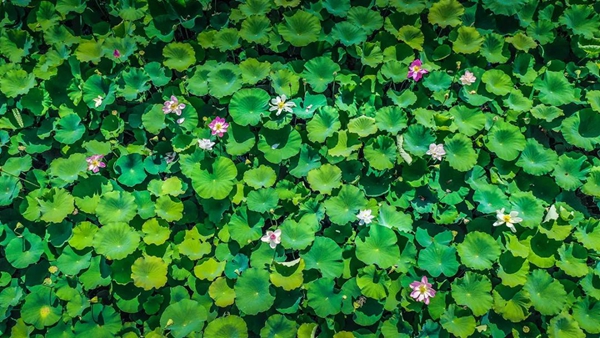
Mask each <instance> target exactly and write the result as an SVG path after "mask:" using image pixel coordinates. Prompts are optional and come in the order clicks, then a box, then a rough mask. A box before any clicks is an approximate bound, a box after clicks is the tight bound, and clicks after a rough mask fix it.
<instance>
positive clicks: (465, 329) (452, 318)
mask: <svg viewBox="0 0 600 338" xmlns="http://www.w3.org/2000/svg"><path fill="white" fill-rule="evenodd" d="M440 324H442V327H443V328H444V329H446V330H447V331H448V332H450V333H451V334H453V335H455V336H457V337H460V338H467V337H471V335H472V334H473V333H475V327H476V325H477V324H476V321H475V318H473V316H471V315H470V314H469V312H468V311H466V310H463V309H461V308H459V307H457V306H456V305H454V304H452V305H450V306H449V307H448V308H447V309H446V311H444V313H443V314H442V316H441V318H440Z"/></svg>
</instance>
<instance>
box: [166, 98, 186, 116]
mask: <svg viewBox="0 0 600 338" xmlns="http://www.w3.org/2000/svg"><path fill="white" fill-rule="evenodd" d="M184 108H185V104H184V103H179V100H177V98H176V97H175V95H171V99H170V100H167V101H165V105H164V106H163V109H162V110H163V113H165V114H169V113H175V114H176V115H177V116H180V115H181V111H182V110H183V109H184Z"/></svg>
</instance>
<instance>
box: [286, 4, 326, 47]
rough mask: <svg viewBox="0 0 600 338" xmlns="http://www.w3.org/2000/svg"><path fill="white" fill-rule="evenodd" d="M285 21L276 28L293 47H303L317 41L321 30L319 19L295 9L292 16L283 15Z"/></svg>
mask: <svg viewBox="0 0 600 338" xmlns="http://www.w3.org/2000/svg"><path fill="white" fill-rule="evenodd" d="M284 21H285V23H281V24H279V26H277V29H278V31H279V34H281V37H282V38H283V39H284V40H286V41H288V42H289V43H290V44H292V46H294V47H304V46H307V45H308V44H310V43H311V42H315V41H317V39H318V38H319V33H320V32H321V21H319V19H318V18H317V17H316V16H314V15H313V14H310V13H308V12H305V11H301V10H300V11H297V12H296V13H295V14H294V15H292V16H284Z"/></svg>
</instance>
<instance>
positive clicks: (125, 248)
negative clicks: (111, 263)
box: [94, 223, 140, 260]
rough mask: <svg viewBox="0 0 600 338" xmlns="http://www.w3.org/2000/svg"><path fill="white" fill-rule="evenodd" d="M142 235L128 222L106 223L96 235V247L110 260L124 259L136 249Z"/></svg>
mask: <svg viewBox="0 0 600 338" xmlns="http://www.w3.org/2000/svg"><path fill="white" fill-rule="evenodd" d="M139 243H140V236H139V235H138V234H137V232H136V231H135V230H134V229H133V228H132V227H130V226H129V225H127V224H126V223H111V224H109V225H105V226H103V227H101V228H100V230H98V232H96V234H95V235H94V249H95V250H96V252H97V253H99V254H101V255H103V256H105V257H106V258H107V259H110V260H119V259H123V258H125V257H127V256H129V255H130V254H132V253H133V252H134V251H135V250H137V247H138V244H139Z"/></svg>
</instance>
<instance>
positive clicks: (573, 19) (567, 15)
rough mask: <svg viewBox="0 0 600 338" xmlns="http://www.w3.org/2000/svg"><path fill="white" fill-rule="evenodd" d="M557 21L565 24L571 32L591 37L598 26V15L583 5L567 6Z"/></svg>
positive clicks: (599, 20) (599, 25)
mask: <svg viewBox="0 0 600 338" xmlns="http://www.w3.org/2000/svg"><path fill="white" fill-rule="evenodd" d="M558 21H559V22H560V23H561V24H563V25H565V26H567V28H569V29H570V30H571V31H572V32H573V34H575V35H582V36H584V37H586V38H592V37H593V36H594V34H595V32H596V31H597V30H598V28H599V27H600V17H599V16H598V14H597V13H596V12H594V10H592V9H591V8H589V7H588V6H585V5H572V6H569V8H567V9H566V10H565V11H564V12H563V15H562V16H561V17H560V18H559V19H558Z"/></svg>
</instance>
